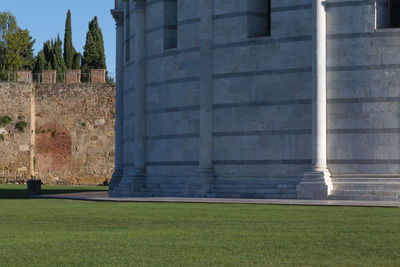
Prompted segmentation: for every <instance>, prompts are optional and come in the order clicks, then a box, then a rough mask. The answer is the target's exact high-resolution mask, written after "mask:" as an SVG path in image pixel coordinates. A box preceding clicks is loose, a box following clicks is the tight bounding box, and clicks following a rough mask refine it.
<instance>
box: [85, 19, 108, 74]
mask: <svg viewBox="0 0 400 267" xmlns="http://www.w3.org/2000/svg"><path fill="white" fill-rule="evenodd" d="M91 69H107V67H106V57H105V54H104V41H103V34H102V32H101V29H100V27H99V23H98V21H97V17H94V18H93V20H92V21H91V22H90V23H89V31H88V33H87V34H86V44H85V46H84V52H83V58H82V73H90V70H91Z"/></svg>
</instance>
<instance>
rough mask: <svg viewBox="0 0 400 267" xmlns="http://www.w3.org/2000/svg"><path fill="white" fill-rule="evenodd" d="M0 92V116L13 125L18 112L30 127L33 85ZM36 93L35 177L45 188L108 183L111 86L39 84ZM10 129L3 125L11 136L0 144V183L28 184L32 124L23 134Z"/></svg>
mask: <svg viewBox="0 0 400 267" xmlns="http://www.w3.org/2000/svg"><path fill="white" fill-rule="evenodd" d="M0 92H1V96H0V97H1V98H0V99H1V102H0V103H1V105H0V107H1V108H0V114H3V113H4V114H6V115H7V114H13V120H15V121H16V120H17V117H18V116H19V115H20V114H19V113H21V115H23V116H24V117H25V118H26V119H27V121H28V122H29V123H30V121H29V120H28V119H29V118H30V110H31V105H30V97H31V94H30V92H31V85H30V84H22V83H20V84H0ZM34 94H35V125H36V127H35V131H34V133H32V134H34V135H35V138H34V140H35V164H34V165H35V174H36V177H37V178H39V179H42V180H43V181H44V182H45V183H49V184H53V183H64V184H99V183H102V182H104V181H105V180H107V179H109V178H110V177H111V175H112V171H113V164H114V117H115V108H114V102H115V96H114V95H115V87H114V86H113V85H110V84H42V85H38V86H34ZM3 103H5V104H3ZM10 117H11V116H10ZM14 117H15V118H14ZM12 127H13V126H12V125H9V126H7V128H6V130H7V131H10V134H6V138H5V140H4V141H3V142H1V143H0V152H1V158H0V170H3V171H2V173H0V179H2V180H3V181H4V180H8V181H10V180H15V179H17V180H18V179H19V180H26V179H27V178H29V144H30V135H29V129H30V124H29V125H28V126H27V127H26V129H28V130H26V131H25V133H23V134H17V132H16V130H13V129H12ZM11 133H14V134H13V135H11ZM7 170H8V171H7ZM18 177H19V178H18Z"/></svg>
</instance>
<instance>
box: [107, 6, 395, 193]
mask: <svg viewBox="0 0 400 267" xmlns="http://www.w3.org/2000/svg"><path fill="white" fill-rule="evenodd" d="M398 13H399V12H398V5H397V1H395V0H371V1H365V0H354V1H342V0H327V1H322V0H201V1H198V0H168V1H167V0H147V1H145V0H126V1H123V0H116V1H115V9H114V10H112V14H113V16H114V18H115V19H116V40H117V70H116V72H117V78H116V79H117V93H116V103H117V107H116V109H117V115H116V164H115V172H114V175H113V179H112V182H111V188H110V194H111V195H112V196H195V197H257V198H311V199H312V198H320V199H326V198H330V199H382V200H386V199H397V198H398V197H399V191H400V146H399V145H400V115H399V111H400V102H399V101H400V88H399V86H400V29H398V28H396V27H398V26H399V25H398V24H399V23H398V21H399V19H398V17H397V16H398V15H396V14H398Z"/></svg>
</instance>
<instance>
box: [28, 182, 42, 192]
mask: <svg viewBox="0 0 400 267" xmlns="http://www.w3.org/2000/svg"><path fill="white" fill-rule="evenodd" d="M41 193H42V180H28V195H29V196H37V195H40V194H41Z"/></svg>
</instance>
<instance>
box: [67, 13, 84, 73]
mask: <svg viewBox="0 0 400 267" xmlns="http://www.w3.org/2000/svg"><path fill="white" fill-rule="evenodd" d="M80 61H81V55H80V54H79V53H78V52H76V50H75V48H74V45H73V44H72V26H71V11H70V10H68V12H67V19H66V21H65V34H64V62H65V66H66V68H67V69H68V70H71V69H80V67H81V63H80Z"/></svg>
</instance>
